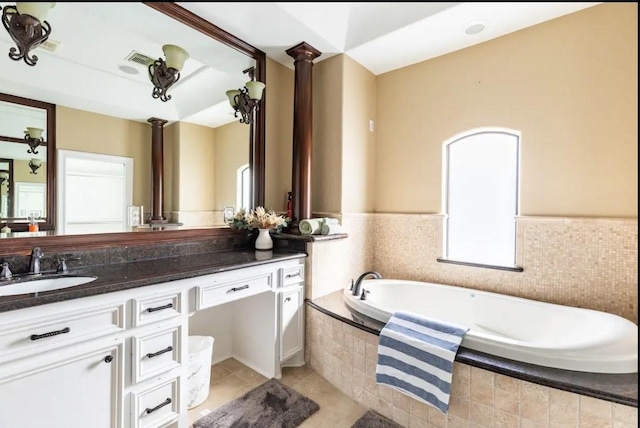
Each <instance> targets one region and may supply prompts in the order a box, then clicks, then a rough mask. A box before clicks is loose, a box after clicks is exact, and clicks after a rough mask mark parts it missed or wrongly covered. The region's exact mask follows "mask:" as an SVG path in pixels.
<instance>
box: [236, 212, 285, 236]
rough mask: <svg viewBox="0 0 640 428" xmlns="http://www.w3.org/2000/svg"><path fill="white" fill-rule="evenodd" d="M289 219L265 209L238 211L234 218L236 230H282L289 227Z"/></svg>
mask: <svg viewBox="0 0 640 428" xmlns="http://www.w3.org/2000/svg"><path fill="white" fill-rule="evenodd" d="M288 221H289V219H288V218H287V217H284V216H281V215H278V214H276V213H275V211H273V210H270V211H267V210H266V209H264V207H256V208H255V209H252V210H249V211H245V209H244V208H241V209H239V210H238V212H237V213H236V215H235V216H234V217H233V223H232V224H233V226H234V227H235V228H236V229H248V230H253V229H278V230H280V229H282V228H283V227H285V226H286V225H287V222H288Z"/></svg>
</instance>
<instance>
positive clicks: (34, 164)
mask: <svg viewBox="0 0 640 428" xmlns="http://www.w3.org/2000/svg"><path fill="white" fill-rule="evenodd" d="M41 166H42V161H41V160H40V159H36V158H33V159H31V160H30V161H29V168H31V172H30V173H29V174H37V172H36V171H37V170H38V169H39V168H40V167H41Z"/></svg>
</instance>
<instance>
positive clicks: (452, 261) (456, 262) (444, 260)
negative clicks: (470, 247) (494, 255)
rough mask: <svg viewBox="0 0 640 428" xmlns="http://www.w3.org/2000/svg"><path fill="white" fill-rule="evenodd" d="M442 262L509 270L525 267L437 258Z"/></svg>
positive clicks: (516, 270)
mask: <svg viewBox="0 0 640 428" xmlns="http://www.w3.org/2000/svg"><path fill="white" fill-rule="evenodd" d="M436 260H437V261H438V262H440V263H450V264H453V265H462V266H471V267H479V268H484V269H496V270H506V271H509V272H523V271H524V268H523V267H519V266H514V267H509V266H494V265H483V264H481V263H471V262H460V261H457V260H448V259H440V258H439V259H436Z"/></svg>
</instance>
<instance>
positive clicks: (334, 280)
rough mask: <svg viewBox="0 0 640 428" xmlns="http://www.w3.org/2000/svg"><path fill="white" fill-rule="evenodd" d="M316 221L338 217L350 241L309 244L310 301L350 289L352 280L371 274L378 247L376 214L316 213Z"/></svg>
mask: <svg viewBox="0 0 640 428" xmlns="http://www.w3.org/2000/svg"><path fill="white" fill-rule="evenodd" d="M314 217H335V218H339V219H340V224H341V225H342V228H343V230H344V232H346V233H347V234H348V235H349V237H348V239H339V240H335V241H325V242H309V243H307V245H306V252H307V254H308V255H309V257H307V259H306V265H305V268H306V283H307V284H308V285H309V286H308V287H307V288H306V293H307V295H306V297H307V298H308V299H315V298H316V297H320V296H325V295H327V294H329V293H332V292H334V291H336V290H341V289H343V288H345V287H347V286H348V285H349V284H350V282H351V279H352V278H357V277H358V275H360V274H361V273H362V272H365V271H367V270H369V269H370V268H371V266H372V264H373V252H374V247H375V245H374V244H375V242H374V240H375V235H374V234H373V233H372V231H373V230H375V229H374V228H375V225H374V222H375V214H342V215H340V214H335V213H314Z"/></svg>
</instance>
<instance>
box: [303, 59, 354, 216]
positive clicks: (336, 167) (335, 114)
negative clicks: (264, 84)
mask: <svg viewBox="0 0 640 428" xmlns="http://www.w3.org/2000/svg"><path fill="white" fill-rule="evenodd" d="M344 63H345V56H344V55H337V56H334V57H331V58H329V59H326V60H324V61H321V62H318V63H317V64H315V65H314V67H313V72H312V73H313V89H312V97H313V130H312V132H313V152H312V168H311V170H312V179H311V183H312V186H311V208H312V210H313V211H314V212H316V211H329V212H341V211H342V192H343V188H342V184H343V180H342V147H343V144H344V142H343V140H342V138H343V108H351V107H352V106H351V105H350V104H347V105H343V100H344V96H343V85H344V82H343V79H344V68H345V65H344ZM362 190H364V189H362Z"/></svg>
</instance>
